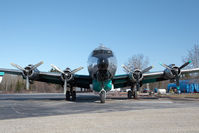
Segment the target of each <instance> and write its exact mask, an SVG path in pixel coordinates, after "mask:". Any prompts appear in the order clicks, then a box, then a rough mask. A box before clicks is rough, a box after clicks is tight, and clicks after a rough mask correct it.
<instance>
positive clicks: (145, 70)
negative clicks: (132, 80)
mask: <svg viewBox="0 0 199 133" xmlns="http://www.w3.org/2000/svg"><path fill="white" fill-rule="evenodd" d="M152 68H153V66H150V67H148V68H146V69H144V70H143V71H142V73H146V72H148V71H150V70H151V69H152Z"/></svg>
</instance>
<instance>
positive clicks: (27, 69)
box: [10, 61, 44, 90]
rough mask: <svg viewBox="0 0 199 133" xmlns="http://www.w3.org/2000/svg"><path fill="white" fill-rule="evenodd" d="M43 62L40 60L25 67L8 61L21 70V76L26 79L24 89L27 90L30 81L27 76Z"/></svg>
mask: <svg viewBox="0 0 199 133" xmlns="http://www.w3.org/2000/svg"><path fill="white" fill-rule="evenodd" d="M43 63H44V62H43V61H40V62H39V63H37V64H35V65H28V66H26V67H25V68H23V67H21V66H19V65H17V64H15V63H10V64H11V65H12V66H13V67H15V68H17V69H19V70H21V72H22V73H23V76H24V77H25V79H26V90H29V88H30V82H29V78H30V76H31V74H32V73H33V71H34V70H35V69H36V68H37V67H39V66H40V65H42V64H43Z"/></svg>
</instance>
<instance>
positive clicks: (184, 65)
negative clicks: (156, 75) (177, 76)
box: [179, 61, 191, 69]
mask: <svg viewBox="0 0 199 133" xmlns="http://www.w3.org/2000/svg"><path fill="white" fill-rule="evenodd" d="M190 63H191V61H188V62H186V63H184V64H183V65H182V66H181V67H179V68H180V69H182V68H184V67H186V66H187V65H189V64H190Z"/></svg>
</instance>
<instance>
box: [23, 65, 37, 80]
mask: <svg viewBox="0 0 199 133" xmlns="http://www.w3.org/2000/svg"><path fill="white" fill-rule="evenodd" d="M31 67H32V65H28V66H27V67H25V70H30V69H31ZM22 76H23V78H24V79H25V78H26V77H27V76H28V77H29V80H35V79H36V78H37V77H38V76H39V70H38V69H34V70H31V71H28V72H26V71H23V73H22Z"/></svg>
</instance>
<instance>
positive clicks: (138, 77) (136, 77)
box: [129, 69, 143, 82]
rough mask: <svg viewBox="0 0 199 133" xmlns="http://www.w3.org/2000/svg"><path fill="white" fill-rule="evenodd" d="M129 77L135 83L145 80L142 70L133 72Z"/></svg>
mask: <svg viewBox="0 0 199 133" xmlns="http://www.w3.org/2000/svg"><path fill="white" fill-rule="evenodd" d="M129 77H130V79H131V80H132V81H133V82H136V81H138V82H140V81H142V79H143V74H142V71H141V70H139V69H136V70H135V71H134V72H132V73H130V74H129Z"/></svg>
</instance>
